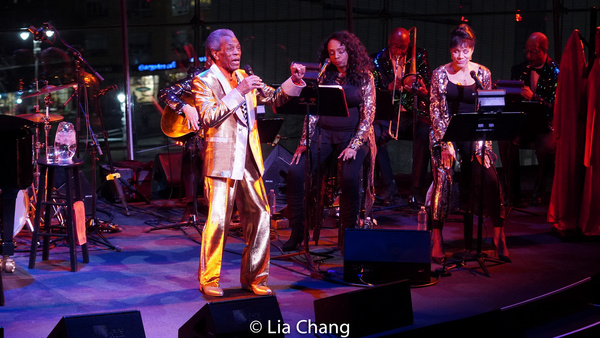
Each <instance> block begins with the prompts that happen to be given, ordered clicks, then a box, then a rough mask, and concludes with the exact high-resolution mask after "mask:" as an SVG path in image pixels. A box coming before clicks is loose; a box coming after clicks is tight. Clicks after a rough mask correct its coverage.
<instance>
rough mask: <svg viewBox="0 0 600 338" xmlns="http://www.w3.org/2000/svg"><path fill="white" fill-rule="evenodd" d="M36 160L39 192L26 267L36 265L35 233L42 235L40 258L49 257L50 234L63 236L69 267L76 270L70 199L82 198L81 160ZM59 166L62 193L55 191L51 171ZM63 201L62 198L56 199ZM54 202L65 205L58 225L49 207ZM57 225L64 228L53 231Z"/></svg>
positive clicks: (84, 252) (84, 248)
mask: <svg viewBox="0 0 600 338" xmlns="http://www.w3.org/2000/svg"><path fill="white" fill-rule="evenodd" d="M37 164H38V167H39V170H40V181H39V185H38V195H37V202H36V209H35V221H34V225H33V233H32V235H31V251H30V253H29V268H30V269H33V268H35V259H36V253H37V243H38V236H41V237H43V251H42V260H48V256H49V252H48V251H49V237H66V239H67V241H68V243H69V254H70V260H71V271H73V272H75V271H77V255H76V251H75V240H76V231H77V230H76V226H75V220H74V217H75V210H74V208H73V203H74V202H75V201H77V200H82V197H83V196H82V194H81V186H80V185H79V168H80V167H81V165H82V164H83V160H81V159H76V158H74V159H73V160H72V162H69V163H53V162H48V161H47V160H46V159H45V158H43V159H38V160H37ZM55 169H62V170H63V171H64V174H65V187H66V189H65V194H64V196H62V195H59V194H57V193H54V190H55V189H54V188H55V187H54V171H55ZM59 201H62V202H59ZM53 206H63V207H65V208H66V213H65V214H66V217H65V226H64V227H60V226H57V225H52V224H51V221H52V218H53V217H54V216H55V215H54V213H53V210H52V207H53ZM42 209H45V213H44V229H43V232H40V223H41V218H42ZM58 228H60V229H61V230H64V232H56V231H54V232H53V230H56V229H58ZM81 251H82V255H83V262H84V263H89V261H90V258H89V255H88V248H87V243H86V244H82V245H81Z"/></svg>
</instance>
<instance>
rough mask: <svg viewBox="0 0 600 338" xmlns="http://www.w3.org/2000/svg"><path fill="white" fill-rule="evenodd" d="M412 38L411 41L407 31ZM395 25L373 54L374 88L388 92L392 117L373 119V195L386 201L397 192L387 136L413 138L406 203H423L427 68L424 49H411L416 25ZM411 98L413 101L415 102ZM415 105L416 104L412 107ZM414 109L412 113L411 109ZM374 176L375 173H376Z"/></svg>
mask: <svg viewBox="0 0 600 338" xmlns="http://www.w3.org/2000/svg"><path fill="white" fill-rule="evenodd" d="M410 31H412V33H413V34H412V37H413V40H412V41H411V34H410ZM410 31H409V30H407V29H405V28H402V27H398V28H395V29H394V30H393V31H392V33H391V34H390V37H389V39H388V46H387V48H384V49H383V50H381V51H380V52H378V53H377V54H376V55H374V57H373V63H374V71H373V75H374V77H375V87H376V88H377V89H379V90H387V91H390V92H391V93H392V98H393V105H394V111H395V112H397V114H398V115H397V117H396V120H395V121H394V120H391V121H384V120H375V121H374V122H373V127H374V128H375V138H376V141H377V159H376V162H377V164H376V167H377V168H378V171H379V174H378V176H379V181H378V183H379V184H378V185H377V189H376V194H377V195H378V196H379V197H380V198H382V199H383V200H384V204H389V203H390V202H391V198H392V197H393V195H394V194H395V193H397V187H396V183H395V182H394V176H393V172H392V168H391V165H390V160H389V155H388V152H387V148H386V143H387V142H388V141H389V140H390V139H391V138H394V139H398V138H400V139H405V140H412V141H413V158H412V160H413V161H412V170H411V182H412V183H411V187H410V196H409V198H408V202H409V204H411V205H412V206H419V205H423V204H424V202H425V193H426V190H427V186H428V184H429V181H430V178H429V177H428V174H427V170H428V169H427V168H428V163H429V161H430V160H431V156H430V153H429V127H430V126H431V121H430V119H429V87H430V85H431V68H430V67H429V60H428V58H427V51H426V50H425V49H423V48H414V46H415V45H416V28H415V27H413V28H411V29H410ZM415 98H416V101H417V104H416V105H415ZM415 106H416V107H415ZM415 110H416V111H417V114H416V116H415V114H414V112H415ZM376 177H377V176H376Z"/></svg>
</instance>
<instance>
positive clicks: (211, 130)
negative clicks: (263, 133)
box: [192, 65, 303, 180]
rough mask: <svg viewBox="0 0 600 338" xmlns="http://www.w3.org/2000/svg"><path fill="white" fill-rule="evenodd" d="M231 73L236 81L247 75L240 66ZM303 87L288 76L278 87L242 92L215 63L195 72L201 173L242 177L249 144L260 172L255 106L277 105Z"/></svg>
mask: <svg viewBox="0 0 600 338" xmlns="http://www.w3.org/2000/svg"><path fill="white" fill-rule="evenodd" d="M234 75H235V76H236V78H237V79H238V83H239V82H241V81H242V80H243V78H244V77H245V76H247V75H246V73H245V72H244V71H242V70H236V71H235V73H234ZM302 88H303V86H297V85H295V84H294V83H293V82H292V80H291V78H290V79H287V80H286V81H285V82H284V83H283V84H282V85H281V86H280V87H279V88H278V89H277V90H275V89H274V88H272V87H269V86H266V85H265V86H264V88H263V90H262V93H259V92H257V91H256V90H253V91H251V92H250V93H248V94H246V95H245V96H242V95H240V93H239V92H238V91H237V90H234V89H232V88H231V86H230V85H229V82H228V81H227V79H225V76H224V75H223V73H221V70H220V69H219V68H218V67H217V66H216V65H213V66H211V67H210V68H209V69H208V70H206V71H205V72H203V73H201V74H199V75H198V76H196V77H195V78H194V79H193V80H192V92H193V93H194V96H195V103H196V108H197V109H198V113H199V116H200V124H201V125H202V126H203V129H204V138H205V139H204V141H205V149H204V168H203V174H204V175H205V176H209V177H221V178H230V179H236V180H239V179H242V175H243V172H244V164H245V159H246V156H245V155H246V151H248V149H247V147H250V149H249V151H251V152H252V157H253V159H254V163H255V164H256V166H257V168H258V170H259V172H260V174H261V175H262V174H263V173H264V165H263V159H262V153H261V148H260V139H259V137H258V129H257V125H256V106H257V105H258V104H266V105H270V106H275V107H277V106H280V105H282V104H283V103H285V102H286V101H288V100H289V99H290V97H292V96H298V95H300V92H301V91H302ZM263 94H264V95H263ZM244 102H246V104H247V107H248V109H247V110H248V121H246V120H245V119H244V117H243V112H242V109H240V107H241V105H242V104H243V103H244Z"/></svg>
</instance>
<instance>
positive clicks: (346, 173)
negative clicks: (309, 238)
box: [286, 143, 369, 229]
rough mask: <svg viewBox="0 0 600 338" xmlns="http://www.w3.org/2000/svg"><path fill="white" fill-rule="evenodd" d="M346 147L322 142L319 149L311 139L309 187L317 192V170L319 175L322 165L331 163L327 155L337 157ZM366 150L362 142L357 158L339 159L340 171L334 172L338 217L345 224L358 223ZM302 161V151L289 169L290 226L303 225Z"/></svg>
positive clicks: (319, 179) (303, 172) (304, 157)
mask: <svg viewBox="0 0 600 338" xmlns="http://www.w3.org/2000/svg"><path fill="white" fill-rule="evenodd" d="M345 148H346V145H343V146H342V145H340V144H337V145H335V144H329V143H324V144H321V147H320V149H319V148H318V147H317V146H316V144H314V143H313V147H312V148H311V149H310V152H311V154H312V162H311V163H312V170H310V171H309V172H310V176H311V177H312V178H313V180H312V182H313V183H312V186H311V190H313V191H315V192H316V193H320V191H321V190H320V189H319V187H320V184H319V183H318V182H321V177H317V172H318V173H319V175H321V176H322V175H323V174H324V173H326V172H327V171H326V168H325V167H324V166H326V163H331V162H328V159H337V156H338V155H339V153H340V152H341V151H342V150H344V149H345ZM368 153H369V148H368V147H367V146H366V145H363V146H361V147H360V148H359V149H358V151H357V153H356V159H354V160H348V161H341V160H339V161H341V162H340V170H341V172H339V173H337V176H338V183H339V186H340V189H341V191H342V194H341V195H340V221H341V224H342V227H344V228H353V227H355V226H356V224H357V219H358V216H359V213H360V208H361V205H360V204H361V198H360V191H361V188H362V187H361V186H360V183H361V182H362V180H361V173H362V170H361V169H362V166H363V162H364V160H365V158H366V157H367V155H368ZM305 163H306V153H305V154H303V155H302V157H301V159H300V162H299V163H298V164H292V165H291V166H290V168H289V169H288V175H287V183H286V187H287V188H286V196H287V204H288V210H289V213H290V214H289V217H288V220H289V222H290V227H291V228H292V229H294V228H296V229H302V228H303V224H304V213H305V209H304V195H305V189H304V185H305V182H306V175H305ZM317 169H320V170H317ZM317 185H318V186H317ZM312 188H315V189H312Z"/></svg>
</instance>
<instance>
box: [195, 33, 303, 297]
mask: <svg viewBox="0 0 600 338" xmlns="http://www.w3.org/2000/svg"><path fill="white" fill-rule="evenodd" d="M205 44H206V56H207V57H208V58H210V59H211V61H212V62H213V64H212V66H211V67H210V68H209V69H208V70H206V71H205V72H203V73H201V74H200V75H198V76H196V77H195V78H194V79H193V80H192V92H193V93H194V98H195V104H196V108H197V112H196V110H189V109H188V110H186V111H185V112H184V113H185V117H186V120H187V122H188V123H189V124H190V125H191V126H194V127H195V128H196V129H197V128H198V127H197V126H198V125H199V123H200V125H202V128H203V129H204V130H203V131H204V138H205V140H204V141H205V146H204V149H203V162H204V164H203V169H202V170H203V176H204V189H205V196H206V198H207V200H208V203H209V210H208V217H207V220H206V224H205V226H204V231H203V233H202V248H201V253H200V267H199V272H198V280H199V282H200V291H201V292H203V293H204V294H206V295H209V296H222V295H223V289H221V288H220V287H219V278H220V274H221V261H222V259H223V250H224V248H225V243H226V239H227V233H228V227H229V223H230V220H231V214H232V212H233V206H234V203H235V205H236V206H237V209H238V212H239V215H240V221H241V224H242V228H243V230H244V240H245V242H246V247H245V248H244V250H243V252H242V262H241V271H240V282H241V284H242V288H243V289H245V290H249V291H252V292H254V293H255V294H257V295H269V294H271V289H269V288H268V287H267V277H268V275H269V255H270V252H269V235H270V216H269V205H268V200H267V194H266V192H265V187H264V184H263V181H262V175H263V173H264V165H263V159H262V155H261V148H260V140H259V137H258V129H257V125H256V106H257V104H266V105H270V106H279V105H282V104H283V103H285V102H287V101H288V100H289V99H290V98H291V97H292V96H298V95H300V92H301V91H302V88H303V87H304V86H305V85H306V84H305V83H304V80H302V78H303V77H304V72H305V67H304V66H303V65H301V64H296V63H292V65H291V66H290V70H291V72H292V76H291V77H290V78H289V79H287V80H286V81H285V82H284V83H283V84H282V85H281V86H280V87H279V88H278V89H277V90H275V89H274V88H271V87H269V86H266V85H265V84H264V83H263V81H262V80H261V79H260V77H258V76H256V75H251V74H247V73H246V72H244V71H242V70H240V69H239V68H240V58H241V55H242V50H241V46H240V43H239V42H238V39H237V38H236V37H235V34H234V33H233V32H232V31H231V30H228V29H219V30H216V31H214V32H212V33H211V34H210V35H209V36H208V38H207V40H206V43H205ZM250 73H252V72H250Z"/></svg>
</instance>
